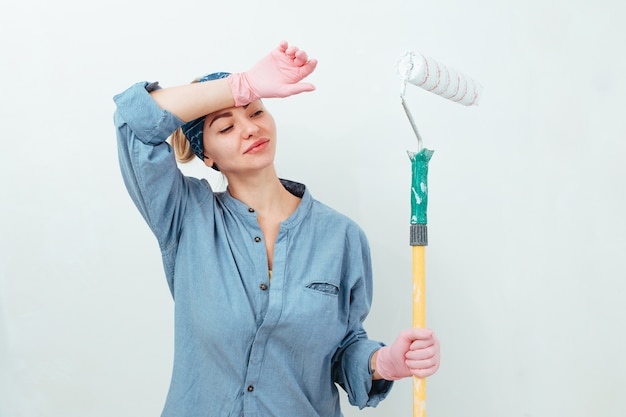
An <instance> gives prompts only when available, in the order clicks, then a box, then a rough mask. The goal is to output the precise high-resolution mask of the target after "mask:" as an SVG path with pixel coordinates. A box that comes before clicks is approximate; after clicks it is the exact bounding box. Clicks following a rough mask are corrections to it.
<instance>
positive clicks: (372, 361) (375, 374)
mask: <svg viewBox="0 0 626 417" xmlns="http://www.w3.org/2000/svg"><path fill="white" fill-rule="evenodd" d="M377 357H378V350H377V351H376V352H374V354H372V357H371V358H370V369H371V370H372V371H373V372H372V380H377V379H383V377H382V376H380V374H379V373H378V371H377V370H376V358H377Z"/></svg>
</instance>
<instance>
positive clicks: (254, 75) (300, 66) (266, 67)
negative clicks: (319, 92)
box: [227, 41, 317, 106]
mask: <svg viewBox="0 0 626 417" xmlns="http://www.w3.org/2000/svg"><path fill="white" fill-rule="evenodd" d="M316 66H317V60H316V59H309V58H308V56H307V54H306V52H304V51H301V50H299V49H298V48H296V47H295V46H291V47H290V46H289V45H288V44H287V42H284V41H283V42H281V43H280V45H279V46H278V48H276V49H274V50H273V51H272V52H270V54H269V55H267V56H266V57H265V58H263V59H261V60H260V61H259V62H258V63H257V64H256V65H255V66H254V67H252V69H250V70H249V71H246V72H242V73H238V74H231V75H229V76H228V77H227V79H228V82H229V84H230V89H231V90H232V92H233V98H234V99H235V105H236V106H245V105H246V104H248V103H251V102H253V101H254V100H258V99H259V98H272V97H288V96H291V95H294V94H299V93H303V92H305V91H313V90H315V86H313V84H309V83H301V82H300V81H301V80H302V79H304V78H305V77H307V76H308V75H309V74H311V73H312V72H313V70H314V69H315V67H316Z"/></svg>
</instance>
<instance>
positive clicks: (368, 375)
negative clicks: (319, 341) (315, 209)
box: [333, 229, 393, 409]
mask: <svg viewBox="0 0 626 417" xmlns="http://www.w3.org/2000/svg"><path fill="white" fill-rule="evenodd" d="M348 241H350V239H348ZM352 241H353V244H351V245H350V246H351V248H350V249H349V252H350V255H351V259H350V270H351V273H352V274H356V280H355V284H354V285H353V287H352V290H351V294H350V318H349V323H348V331H347V332H346V336H345V337H344V339H343V341H342V343H341V345H340V346H339V348H338V350H337V352H336V353H335V355H334V358H333V379H334V381H335V382H336V383H337V384H339V385H340V386H341V387H342V388H343V389H344V390H345V391H346V393H347V394H348V400H349V401H350V404H352V405H355V406H357V407H359V408H360V409H363V408H365V407H376V406H377V405H378V404H379V403H380V402H381V401H382V400H383V399H385V398H386V397H387V395H388V394H389V392H390V390H391V388H392V386H393V382H391V381H386V380H376V381H374V380H372V370H371V369H370V359H371V357H372V355H373V354H374V352H375V351H376V350H378V349H380V348H381V347H382V346H383V344H382V343H381V342H377V341H374V340H370V339H369V338H368V336H367V333H366V332H365V329H364V328H363V321H364V320H365V318H366V317H367V315H368V313H369V311H370V306H371V302H372V268H371V259H370V253H369V244H368V242H367V240H366V237H365V234H364V233H363V232H362V231H361V230H360V229H359V230H358V238H355V239H352Z"/></svg>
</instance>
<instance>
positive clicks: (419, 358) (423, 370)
mask: <svg viewBox="0 0 626 417" xmlns="http://www.w3.org/2000/svg"><path fill="white" fill-rule="evenodd" d="M437 369H439V340H437V338H436V337H435V334H434V333H433V331H432V330H430V329H417V328H413V329H408V330H404V331H403V332H401V333H400V334H399V335H398V337H397V338H396V340H395V341H394V342H393V344H392V345H391V346H384V347H382V348H380V349H379V350H378V354H377V356H376V371H377V372H378V374H379V375H380V376H381V377H383V378H384V379H386V380H387V381H393V380H396V379H402V378H406V377H409V376H416V377H418V378H426V377H428V376H431V375H432V374H434V373H435V372H437Z"/></svg>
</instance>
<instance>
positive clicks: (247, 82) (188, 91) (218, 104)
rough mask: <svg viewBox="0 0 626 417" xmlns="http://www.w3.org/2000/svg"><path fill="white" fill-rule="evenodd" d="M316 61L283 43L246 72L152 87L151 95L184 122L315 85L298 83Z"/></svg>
mask: <svg viewBox="0 0 626 417" xmlns="http://www.w3.org/2000/svg"><path fill="white" fill-rule="evenodd" d="M316 66H317V60H315V59H309V58H308V55H307V54H306V52H304V51H302V50H299V49H298V48H297V47H295V46H289V45H288V44H287V42H281V43H280V45H279V46H278V47H277V48H275V49H274V50H273V51H271V52H270V53H269V54H268V55H267V56H265V57H264V58H263V59H261V60H260V61H259V62H258V63H257V64H256V65H255V66H254V67H252V68H251V69H250V70H249V71H246V72H242V73H235V74H231V75H229V76H228V77H226V78H223V79H218V80H213V81H208V82H203V83H192V84H187V85H182V86H177V87H171V88H164V89H159V90H155V91H153V92H152V93H151V95H152V98H153V99H154V100H155V101H156V102H157V104H158V105H159V106H160V107H161V108H162V109H165V110H168V111H170V112H171V113H173V114H175V115H176V116H177V117H178V118H179V119H181V120H182V121H184V122H189V121H191V120H194V119H197V118H198V117H202V116H205V115H207V114H209V113H212V112H214V111H217V110H220V109H223V108H227V107H232V106H244V105H246V104H248V103H251V102H253V101H255V100H257V99H259V98H272V97H288V96H291V95H294V94H298V93H302V92H305V91H313V90H314V89H315V87H314V86H313V85H312V84H309V83H303V82H301V81H302V80H303V79H304V78H305V77H307V76H308V75H309V74H311V73H312V72H313V70H314V69H315V67H316Z"/></svg>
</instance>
